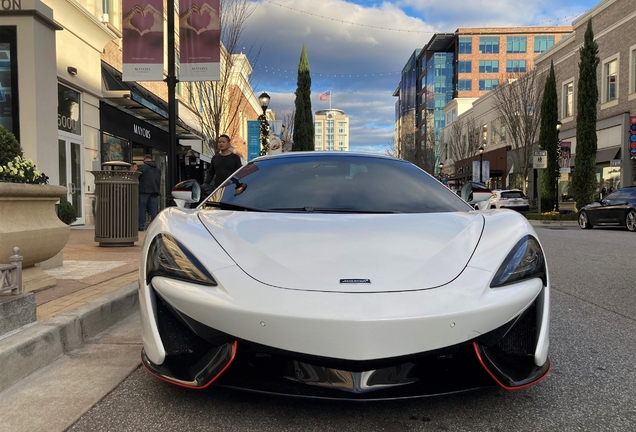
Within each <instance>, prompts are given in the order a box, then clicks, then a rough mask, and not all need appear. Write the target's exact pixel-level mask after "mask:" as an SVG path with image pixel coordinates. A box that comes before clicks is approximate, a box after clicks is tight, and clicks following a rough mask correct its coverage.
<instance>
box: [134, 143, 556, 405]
mask: <svg viewBox="0 0 636 432" xmlns="http://www.w3.org/2000/svg"><path fill="white" fill-rule="evenodd" d="M201 190H202V188H201V186H200V185H199V184H198V183H197V182H196V181H194V180H190V181H185V182H182V183H180V184H178V185H176V186H175V188H174V189H173V192H172V195H173V197H174V200H175V202H176V203H177V206H173V207H168V208H167V209H165V210H164V211H162V212H161V213H160V214H159V216H158V217H157V218H156V219H155V220H154V221H153V222H152V223H151V224H150V226H149V227H148V229H147V232H146V236H145V239H144V243H143V248H142V254H143V255H142V259H141V266H140V273H139V299H140V310H141V324H142V337H143V350H142V353H141V356H142V363H143V366H144V367H145V368H146V369H147V370H148V372H150V373H151V374H152V375H154V376H156V377H157V378H159V379H161V380H164V381H167V382H169V383H171V384H175V385H178V386H183V387H187V388H192V389H203V388H206V387H208V386H211V385H213V386H216V387H219V388H235V389H242V390H249V391H254V392H264V393H271V394H280V395H292V396H303V397H313V398H328V399H345V400H381V399H400V398H410V397H421V396H430V395H439V394H448V393H453V392H460V391H466V390H471V389H476V388H481V387H486V386H500V387H502V388H504V389H508V390H515V389H522V388H524V387H527V386H529V385H532V384H535V383H538V382H539V381H541V380H542V379H543V378H545V377H546V376H547V375H548V372H549V370H550V360H549V356H548V346H549V335H548V334H549V316H550V313H549V308H550V278H549V275H548V266H547V263H546V259H545V255H544V252H543V249H542V246H541V242H540V241H539V238H538V237H537V235H536V233H535V231H534V229H533V228H532V226H531V225H530V224H529V223H528V221H527V220H526V219H525V218H524V217H523V216H522V215H520V214H519V213H517V212H512V211H509V210H485V211H476V210H475V209H474V208H473V207H471V206H470V205H469V204H467V203H466V201H465V200H463V199H462V198H460V197H458V196H457V195H456V194H455V193H453V192H452V191H451V190H450V189H448V188H447V187H446V186H445V185H443V184H442V183H440V182H439V181H438V180H436V179H435V178H434V177H432V176H431V175H429V174H428V173H426V172H425V171H423V170H421V169H420V168H418V167H417V166H415V165H413V164H411V163H409V162H406V161H404V160H400V159H396V158H392V157H388V156H382V155H377V154H370V153H369V154H364V153H348V152H347V153H344V152H343V153H338V152H307V153H304V152H294V153H283V154H280V155H276V156H264V157H259V158H256V159H254V160H252V161H250V162H249V163H247V164H246V165H244V166H243V167H241V168H240V169H238V170H237V171H236V172H235V173H233V174H232V175H231V176H230V177H229V178H228V179H227V180H225V182H224V183H223V184H222V185H221V186H220V187H218V188H217V189H216V190H214V191H212V192H211V193H210V194H209V195H206V196H201V195H202V194H201Z"/></svg>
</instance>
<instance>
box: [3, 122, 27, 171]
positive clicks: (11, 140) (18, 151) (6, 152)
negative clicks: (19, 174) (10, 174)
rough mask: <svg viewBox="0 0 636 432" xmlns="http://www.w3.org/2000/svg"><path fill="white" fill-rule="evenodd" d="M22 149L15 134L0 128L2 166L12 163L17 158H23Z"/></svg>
mask: <svg viewBox="0 0 636 432" xmlns="http://www.w3.org/2000/svg"><path fill="white" fill-rule="evenodd" d="M22 155H23V153H22V147H20V143H19V142H18V140H17V139H15V135H13V132H11V131H9V130H8V129H5V128H4V127H2V126H0V166H2V165H6V164H7V162H11V161H12V160H13V159H14V158H15V157H16V156H22Z"/></svg>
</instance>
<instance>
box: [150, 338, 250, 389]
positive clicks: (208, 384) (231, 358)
mask: <svg viewBox="0 0 636 432" xmlns="http://www.w3.org/2000/svg"><path fill="white" fill-rule="evenodd" d="M237 345H238V342H237V341H234V346H233V347H232V357H230V360H229V361H228V362H227V364H226V365H225V366H223V369H221V370H220V371H219V373H218V374H216V375H215V376H214V378H212V379H211V380H210V381H208V383H207V384H204V385H202V386H192V385H188V384H182V383H179V382H176V381H172V380H169V379H167V378H164V377H162V376H160V375H157V374H156V373H154V372H153V371H151V370H150V369H148V366H146V364H145V363H144V360H143V357H142V359H141V364H142V365H143V366H144V368H145V369H146V370H147V371H148V372H149V373H150V374H151V375H153V376H155V377H157V378H159V379H160V380H162V381H165V382H167V383H170V384H173V385H176V386H179V387H185V388H188V389H195V390H202V389H204V388H206V387H208V386H210V384H212V383H213V382H214V381H216V380H217V379H218V378H219V377H220V376H221V375H222V374H223V372H225V371H226V369H227V368H228V367H230V365H231V364H232V362H233V361H234V357H236V346H237Z"/></svg>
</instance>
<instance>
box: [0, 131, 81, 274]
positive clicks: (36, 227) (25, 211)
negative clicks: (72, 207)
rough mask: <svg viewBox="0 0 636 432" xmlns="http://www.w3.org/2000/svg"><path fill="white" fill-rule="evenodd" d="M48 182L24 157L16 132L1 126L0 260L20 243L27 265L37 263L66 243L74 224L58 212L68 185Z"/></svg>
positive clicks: (56, 252)
mask: <svg viewBox="0 0 636 432" xmlns="http://www.w3.org/2000/svg"><path fill="white" fill-rule="evenodd" d="M48 182H49V178H48V177H47V176H46V175H45V174H44V173H41V172H40V171H39V170H38V169H37V167H36V166H35V164H34V163H33V161H32V160H31V159H28V158H25V157H24V155H23V153H22V148H21V147H20V145H19V144H18V142H17V140H16V139H15V136H14V135H13V134H12V133H11V132H10V131H8V130H6V129H5V128H3V127H1V126H0V262H5V261H7V260H8V259H9V257H10V256H11V255H13V248H14V247H16V246H17V247H19V248H20V255H22V256H23V258H24V259H23V262H22V265H23V267H29V266H33V265H35V264H36V263H39V262H42V261H46V260H48V259H49V258H52V257H54V256H55V255H57V254H58V253H59V252H60V251H61V250H62V248H63V247H64V246H65V245H66V242H67V241H68V237H69V235H70V227H69V226H68V225H66V224H65V223H63V222H62V221H61V220H60V219H59V218H58V216H57V214H56V212H55V203H56V202H57V201H58V200H59V199H60V197H61V196H66V188H65V187H63V186H54V185H50V184H48Z"/></svg>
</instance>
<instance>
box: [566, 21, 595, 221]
mask: <svg viewBox="0 0 636 432" xmlns="http://www.w3.org/2000/svg"><path fill="white" fill-rule="evenodd" d="M579 53H580V60H579V82H578V88H577V103H576V158H575V160H574V167H575V168H574V174H573V179H572V183H573V184H572V186H573V190H574V199H575V201H576V206H577V207H578V208H581V207H583V206H584V205H586V204H589V203H591V202H593V201H594V195H595V192H596V188H597V183H596V147H597V137H596V104H597V102H598V87H597V86H596V68H597V66H598V64H599V61H600V58H599V56H598V44H597V43H596V42H595V41H594V32H593V31H592V21H591V20H590V21H588V22H587V30H586V31H585V40H584V42H583V46H582V47H581V49H580V51H579Z"/></svg>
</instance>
